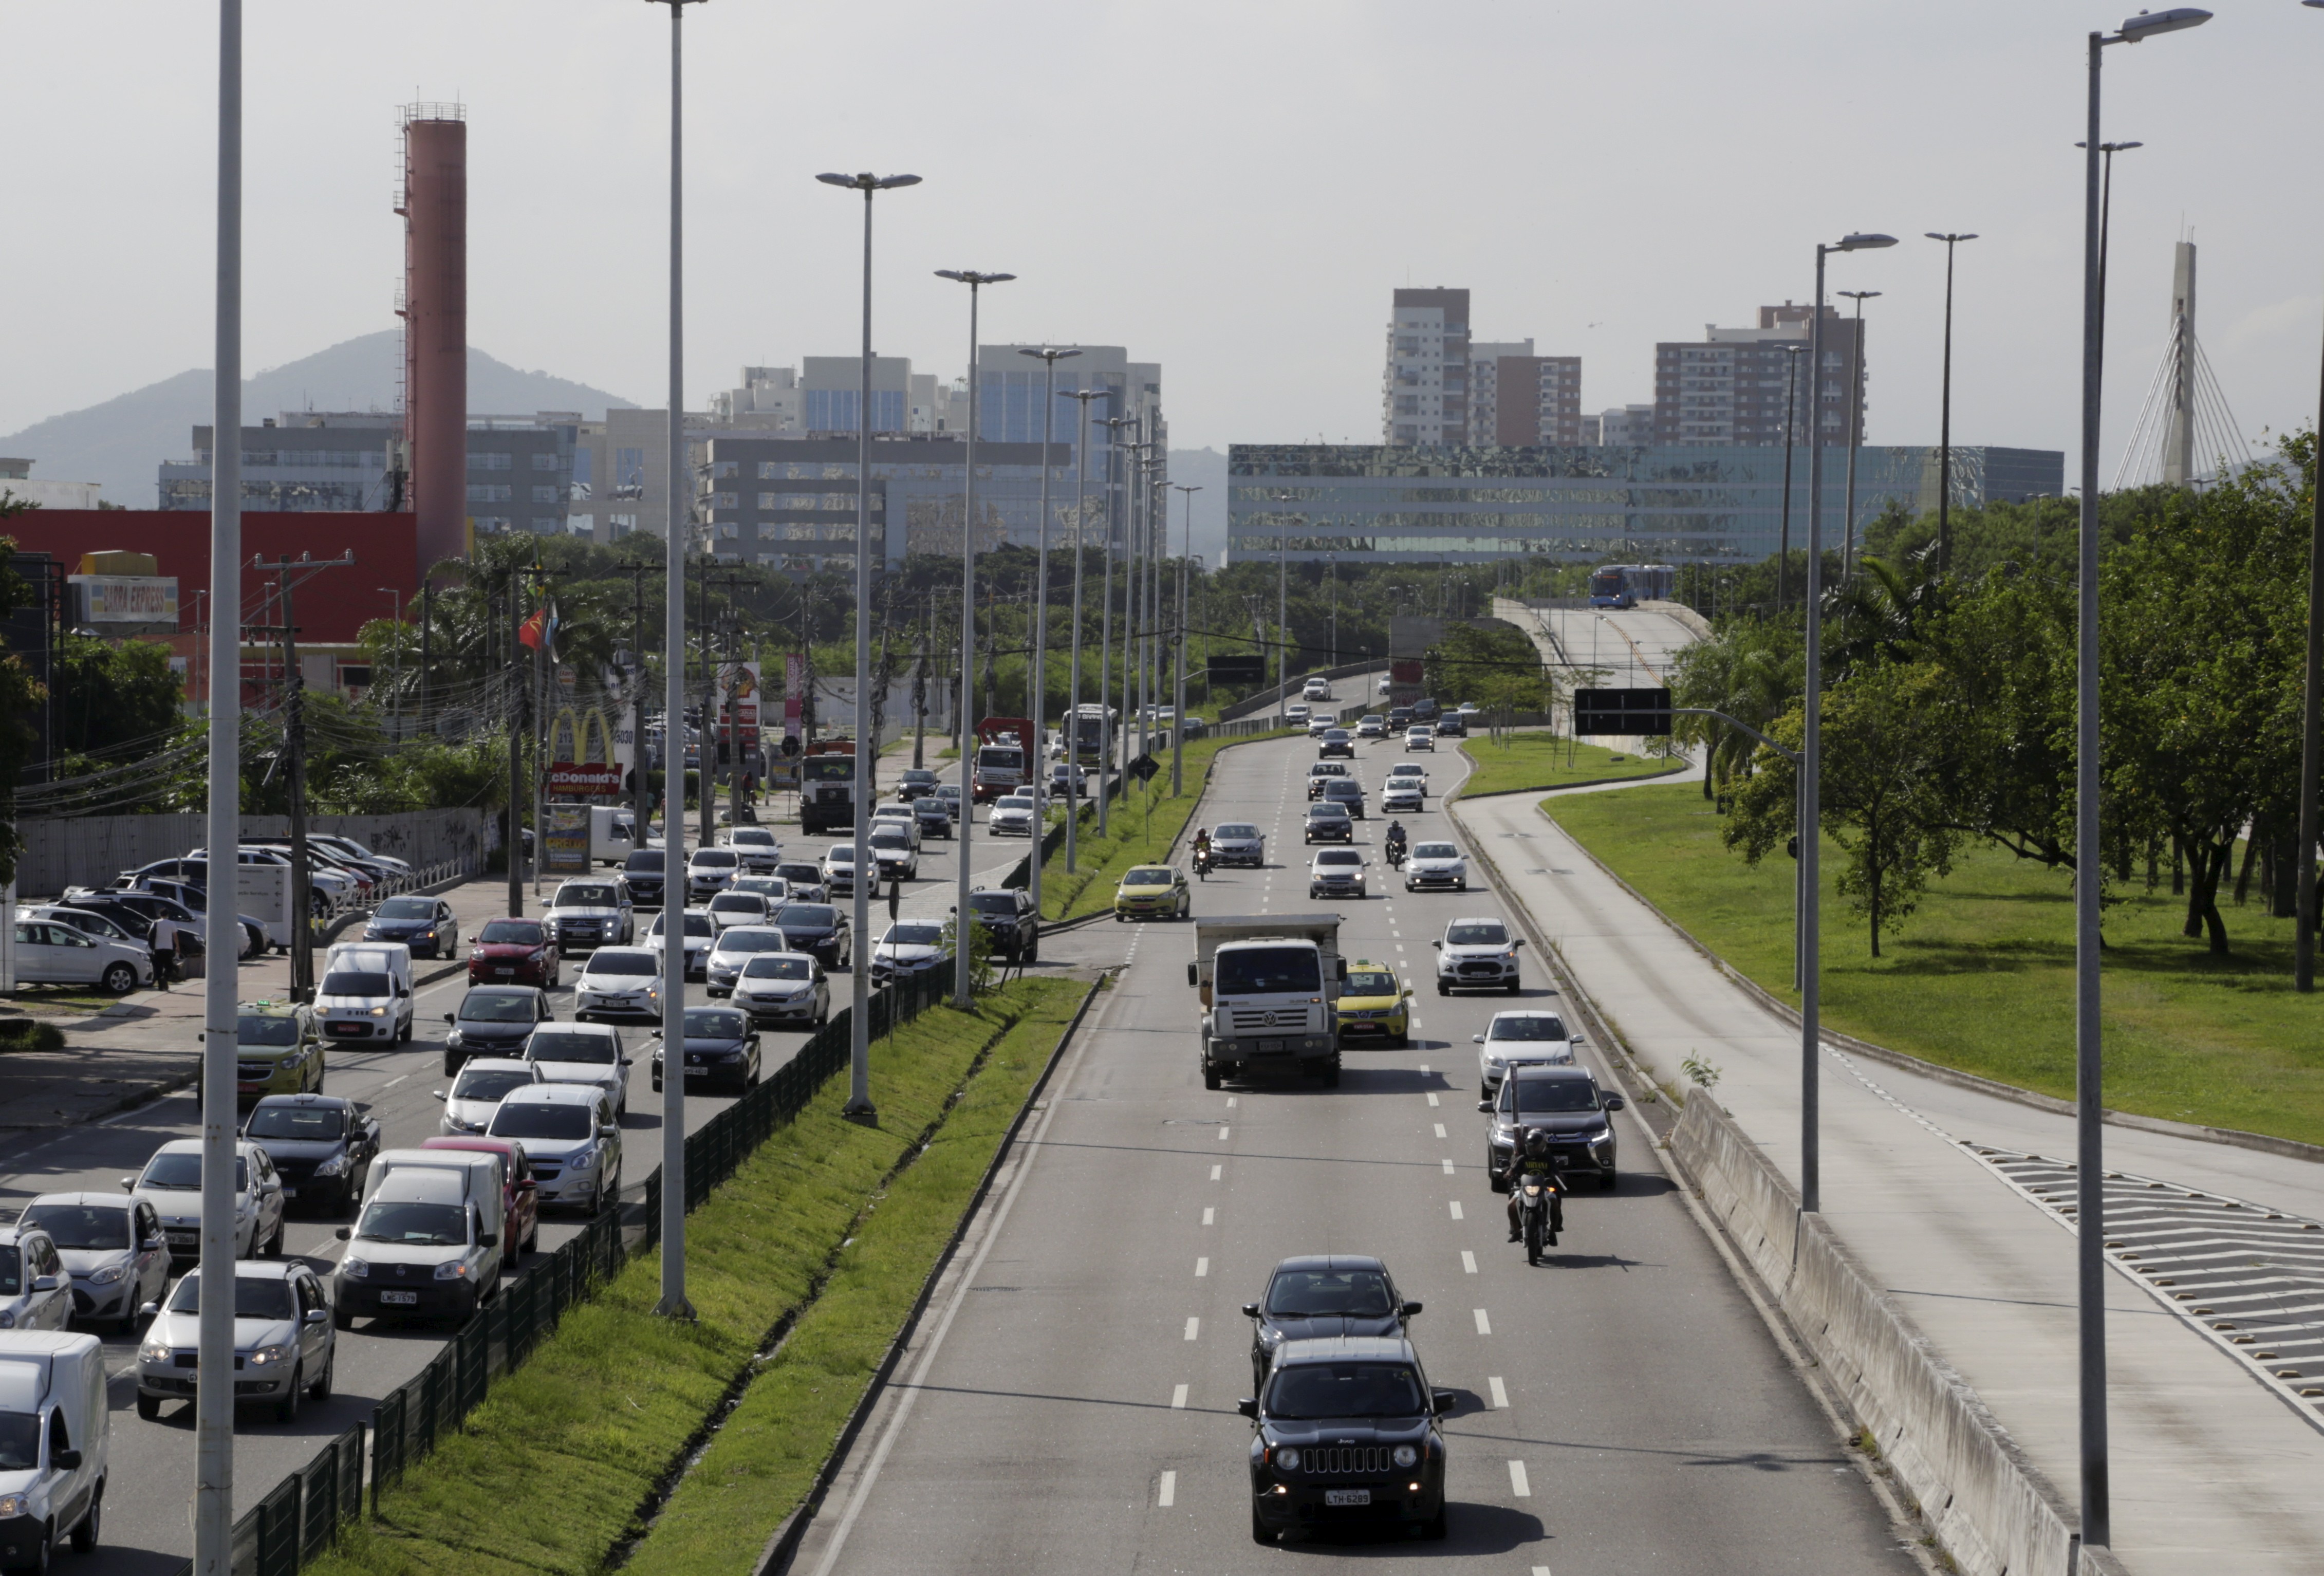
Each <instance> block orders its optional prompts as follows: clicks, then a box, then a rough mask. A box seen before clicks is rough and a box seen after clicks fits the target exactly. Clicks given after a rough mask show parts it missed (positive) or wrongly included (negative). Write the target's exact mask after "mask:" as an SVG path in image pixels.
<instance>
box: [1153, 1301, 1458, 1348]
mask: <svg viewBox="0 0 2324 1576" xmlns="http://www.w3.org/2000/svg"><path fill="white" fill-rule="evenodd" d="M1474 1312H1475V1313H1476V1315H1477V1333H1478V1334H1480V1335H1490V1334H1491V1333H1492V1332H1493V1322H1492V1321H1491V1320H1490V1319H1488V1318H1486V1317H1485V1310H1484V1309H1482V1308H1478V1309H1476V1310H1474ZM1186 1339H1187V1340H1189V1341H1192V1340H1193V1339H1194V1337H1193V1336H1192V1335H1189V1336H1187V1337H1186Z"/></svg>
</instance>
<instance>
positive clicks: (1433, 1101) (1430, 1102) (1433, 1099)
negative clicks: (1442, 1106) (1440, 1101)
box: [1428, 1094, 1436, 1105]
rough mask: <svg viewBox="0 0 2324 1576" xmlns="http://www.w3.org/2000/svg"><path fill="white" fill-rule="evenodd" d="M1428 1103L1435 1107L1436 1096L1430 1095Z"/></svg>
mask: <svg viewBox="0 0 2324 1576" xmlns="http://www.w3.org/2000/svg"><path fill="white" fill-rule="evenodd" d="M1428 1103H1429V1104H1431V1105H1434V1104H1435V1103H1436V1096H1434V1094H1432V1095H1430V1096H1429V1097H1428Z"/></svg>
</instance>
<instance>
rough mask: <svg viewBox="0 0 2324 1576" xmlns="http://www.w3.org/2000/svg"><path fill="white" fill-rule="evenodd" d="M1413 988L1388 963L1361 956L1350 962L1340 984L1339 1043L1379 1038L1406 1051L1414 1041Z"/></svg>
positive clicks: (1383, 1044) (1386, 1044) (1354, 1043)
mask: <svg viewBox="0 0 2324 1576" xmlns="http://www.w3.org/2000/svg"><path fill="white" fill-rule="evenodd" d="M1411 997H1412V987H1411V986H1409V985H1406V984H1403V983H1401V982H1398V981H1397V977H1396V971H1395V970H1394V969H1392V968H1390V967H1388V965H1387V964H1386V963H1373V962H1371V961H1370V960H1369V959H1368V958H1359V959H1357V960H1356V961H1355V962H1354V963H1350V964H1349V965H1348V980H1347V983H1345V984H1344V985H1342V986H1341V987H1340V1043H1341V1044H1342V1045H1343V1046H1351V1045H1360V1044H1363V1043H1365V1042H1367V1041H1377V1042H1379V1044H1380V1045H1382V1046H1388V1047H1390V1048H1393V1049H1396V1050H1399V1051H1400V1050H1403V1049H1405V1048H1406V1046H1410V1045H1411V1044H1412V1000H1411Z"/></svg>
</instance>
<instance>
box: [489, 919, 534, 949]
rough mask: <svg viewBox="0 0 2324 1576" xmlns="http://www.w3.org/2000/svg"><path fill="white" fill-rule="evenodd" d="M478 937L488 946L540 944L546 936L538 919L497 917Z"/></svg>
mask: <svg viewBox="0 0 2324 1576" xmlns="http://www.w3.org/2000/svg"><path fill="white" fill-rule="evenodd" d="M476 939H477V940H478V941H481V942H483V943H484V945H486V946H539V945H540V944H541V942H542V940H543V939H544V937H543V935H542V934H541V929H540V921H539V920H538V919H495V920H493V921H492V922H491V923H489V924H487V925H486V926H484V929H483V930H482V931H480V932H478V933H477V935H476Z"/></svg>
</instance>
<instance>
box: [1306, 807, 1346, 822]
mask: <svg viewBox="0 0 2324 1576" xmlns="http://www.w3.org/2000/svg"><path fill="white" fill-rule="evenodd" d="M1307 818H1308V819H1309V820H1310V821H1344V820H1346V819H1347V818H1348V806H1345V805H1333V804H1323V805H1310V806H1307Z"/></svg>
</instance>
